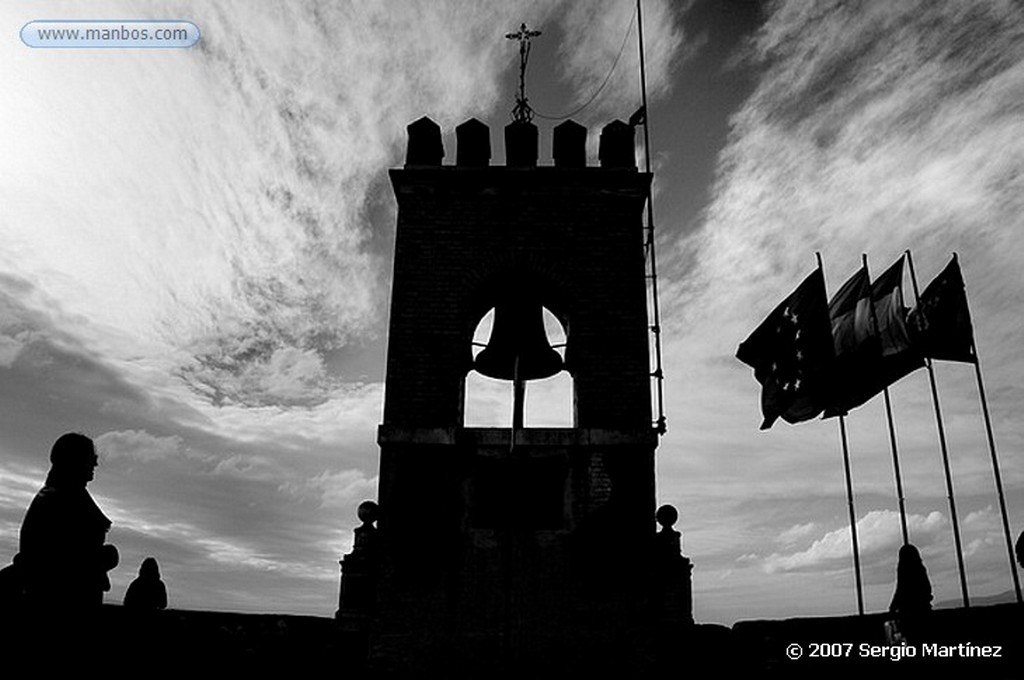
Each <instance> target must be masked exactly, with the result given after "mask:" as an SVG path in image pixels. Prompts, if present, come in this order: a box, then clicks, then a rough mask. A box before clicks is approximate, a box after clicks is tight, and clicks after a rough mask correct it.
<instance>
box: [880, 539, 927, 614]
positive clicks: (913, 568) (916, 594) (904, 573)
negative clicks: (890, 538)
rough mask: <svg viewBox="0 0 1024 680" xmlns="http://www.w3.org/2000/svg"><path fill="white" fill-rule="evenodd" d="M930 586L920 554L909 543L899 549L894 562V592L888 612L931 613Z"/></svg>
mask: <svg viewBox="0 0 1024 680" xmlns="http://www.w3.org/2000/svg"><path fill="white" fill-rule="evenodd" d="M931 608H932V584H931V581H930V580H928V570H927V569H925V568H924V562H922V561H921V553H919V552H918V551H917V548H915V547H914V546H913V545H911V544H910V543H907V544H906V545H904V546H903V547H901V548H900V552H899V559H898V560H897V562H896V592H894V593H893V596H892V603H891V604H890V605H889V611H891V612H893V613H897V614H920V613H923V612H928V611H931Z"/></svg>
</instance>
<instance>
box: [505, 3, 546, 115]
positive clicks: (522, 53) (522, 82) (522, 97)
mask: <svg viewBox="0 0 1024 680" xmlns="http://www.w3.org/2000/svg"><path fill="white" fill-rule="evenodd" d="M539 35H540V31H530V30H527V28H526V24H525V23H524V24H521V25H520V26H519V30H518V31H516V32H515V33H506V34H505V37H506V38H508V39H509V40H518V41H519V96H518V97H516V105H515V107H513V109H512V120H514V121H516V122H519V123H529V122H530V121H531V120H533V109H531V108H530V105H529V104H527V103H526V61H527V59H529V58H530V39H531V38H536V37H537V36H539Z"/></svg>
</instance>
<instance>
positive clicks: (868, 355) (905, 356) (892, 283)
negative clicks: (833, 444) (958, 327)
mask: <svg viewBox="0 0 1024 680" xmlns="http://www.w3.org/2000/svg"><path fill="white" fill-rule="evenodd" d="M869 296H870V297H869ZM871 305H873V307H874V308H873V309H872V307H871ZM829 308H830V310H831V314H832V332H833V334H834V336H835V338H836V365H837V368H836V382H835V385H834V386H833V393H832V398H831V402H832V403H831V404H830V406H829V408H827V409H826V410H825V417H826V418H831V417H833V416H837V415H840V414H844V413H846V412H848V411H849V410H850V409H853V408H856V407H858V406H860V405H862V404H864V403H865V402H867V401H868V400H869V399H871V397H873V396H875V395H876V394H878V393H879V392H881V391H882V390H883V389H885V388H886V387H888V386H889V385H891V384H893V383H894V382H896V381H897V380H899V379H900V378H902V377H904V376H905V375H907V374H908V373H910V372H911V371H913V370H915V369H917V368H920V367H921V366H923V365H924V359H922V358H921V355H920V354H919V353H917V352H916V351H914V349H913V347H912V345H911V342H910V337H909V335H908V333H907V326H906V318H907V308H906V307H904V306H903V257H902V256H901V257H900V259H898V260H897V261H896V262H895V263H893V265H892V266H891V267H889V268H888V269H887V270H886V271H885V273H883V274H882V275H881V276H880V277H878V278H877V279H876V280H875V282H874V284H871V285H869V284H868V274H867V269H864V268H862V269H861V270H860V271H858V272H857V273H856V274H854V275H853V277H852V278H851V279H850V280H849V281H847V282H846V285H844V286H843V288H842V289H841V290H840V291H839V292H838V293H836V296H835V297H834V298H833V299H832V302H831V303H830V304H829ZM872 314H873V315H874V316H873V318H872Z"/></svg>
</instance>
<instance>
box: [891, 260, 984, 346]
mask: <svg viewBox="0 0 1024 680" xmlns="http://www.w3.org/2000/svg"><path fill="white" fill-rule="evenodd" d="M907 325H908V326H909V328H910V340H911V342H912V343H913V344H914V347H915V348H916V349H917V351H918V352H920V353H921V354H922V355H923V356H926V357H930V358H932V359H942V360H945V361H965V362H968V363H972V364H973V363H974V362H975V356H974V331H973V330H972V328H971V313H970V311H969V310H968V309H967V293H966V291H965V290H964V279H963V276H962V275H961V274H960V262H959V260H957V257H956V255H955V254H954V255H953V259H952V260H950V261H949V264H948V265H946V268H945V269H943V270H942V272H941V273H940V274H939V275H938V276H936V277H935V279H934V280H933V281H932V282H931V283H929V284H928V287H927V288H925V289H924V292H923V293H921V299H920V300H919V301H918V304H917V307H915V308H914V309H913V310H912V311H911V312H910V314H909V315H908V317H907Z"/></svg>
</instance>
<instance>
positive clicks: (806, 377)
mask: <svg viewBox="0 0 1024 680" xmlns="http://www.w3.org/2000/svg"><path fill="white" fill-rule="evenodd" d="M736 358H737V359H739V360H740V361H742V362H743V363H745V364H747V365H748V366H751V367H753V369H754V378H755V379H756V380H757V381H758V382H759V383H761V387H762V389H761V413H762V414H763V415H764V421H763V422H762V423H761V429H762V430H767V429H768V428H770V427H771V426H772V425H773V424H774V423H775V421H776V419H778V418H779V417H782V419H783V420H785V421H786V422H787V423H799V422H802V421H804V420H810V419H811V418H814V417H815V416H817V415H818V414H819V413H821V410H822V408H824V403H825V402H824V388H825V384H826V380H827V375H828V371H829V370H830V368H831V365H832V335H831V331H830V328H829V319H828V305H827V303H826V297H825V277H824V275H823V274H822V271H821V268H820V267H819V268H818V269H816V270H815V271H814V272H812V273H811V274H810V275H809V276H808V277H807V278H806V279H804V281H803V283H801V284H800V285H799V286H798V287H797V288H796V290H794V291H793V292H792V293H790V295H789V297H787V298H786V299H785V300H783V301H782V302H781V303H780V304H779V305H778V306H777V307H776V308H775V309H774V310H773V311H772V313H771V314H769V315H768V317H767V318H766V319H765V320H764V321H762V322H761V325H760V326H758V327H757V328H756V329H755V330H754V332H753V333H751V334H750V337H748V338H747V339H746V340H744V341H743V342H742V343H740V346H739V349H737V350H736Z"/></svg>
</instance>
